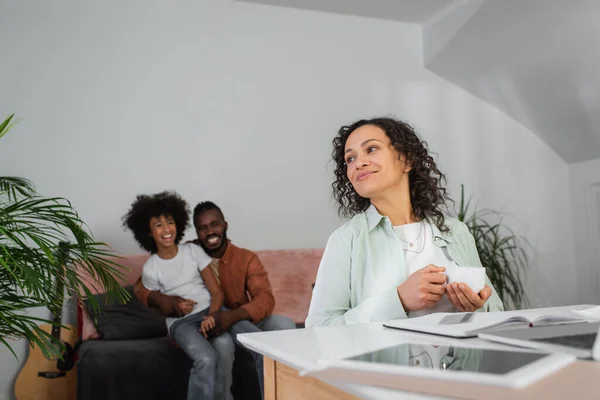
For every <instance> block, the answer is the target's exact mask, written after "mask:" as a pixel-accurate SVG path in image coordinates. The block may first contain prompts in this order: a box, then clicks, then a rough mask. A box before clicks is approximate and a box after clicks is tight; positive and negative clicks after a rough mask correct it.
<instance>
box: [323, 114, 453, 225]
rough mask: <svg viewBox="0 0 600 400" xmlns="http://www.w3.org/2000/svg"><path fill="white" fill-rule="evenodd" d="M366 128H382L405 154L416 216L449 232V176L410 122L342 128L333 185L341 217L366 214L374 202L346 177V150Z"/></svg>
mask: <svg viewBox="0 0 600 400" xmlns="http://www.w3.org/2000/svg"><path fill="white" fill-rule="evenodd" d="M364 125H373V126H377V127H379V128H381V129H382V130H383V131H384V132H385V134H386V135H387V137H388V138H389V139H390V142H391V144H392V146H393V147H394V149H396V151H397V152H398V154H401V155H404V157H406V161H407V162H408V163H409V164H410V166H411V170H410V172H409V174H408V177H409V188H410V201H411V204H412V207H413V212H414V214H415V217H417V218H418V219H421V220H422V219H424V218H431V219H433V220H434V221H435V224H436V226H437V227H438V228H439V229H440V230H441V231H443V232H447V231H448V228H447V227H446V225H445V219H444V214H443V212H442V209H443V208H444V207H445V206H446V201H447V200H448V201H451V199H450V197H449V196H448V192H447V190H446V188H445V187H444V186H443V185H445V184H446V177H445V175H444V174H442V173H441V172H440V170H439V169H438V167H437V165H436V163H435V161H434V160H433V157H432V156H431V155H430V154H429V151H428V149H427V143H426V142H425V141H422V140H421V139H419V137H418V136H417V134H416V132H415V130H414V129H413V127H411V126H410V125H409V124H407V123H406V122H403V121H400V120H397V119H394V118H390V117H379V118H373V119H369V120H365V119H363V120H360V121H357V122H355V123H353V124H352V125H348V126H342V127H341V128H340V130H339V131H338V133H337V136H336V137H335V138H334V139H333V152H332V154H331V156H332V158H333V161H334V162H335V164H336V167H335V181H334V182H333V184H332V185H331V186H332V188H333V197H334V198H335V200H336V201H337V203H338V214H339V215H340V216H343V217H353V216H355V215H356V214H359V213H361V212H364V211H365V210H366V209H367V208H369V205H370V204H371V201H370V199H367V198H364V197H361V196H360V195H359V194H358V193H357V192H356V190H354V187H353V186H352V183H351V182H350V180H349V179H348V175H347V174H346V169H347V165H346V160H345V159H344V150H345V147H346V141H347V140H348V137H349V136H350V134H351V133H352V132H354V131H355V130H356V129H358V128H360V127H361V126H364Z"/></svg>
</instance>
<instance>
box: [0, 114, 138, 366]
mask: <svg viewBox="0 0 600 400" xmlns="http://www.w3.org/2000/svg"><path fill="white" fill-rule="evenodd" d="M12 119H13V115H11V116H10V117H9V118H8V119H7V120H5V121H4V122H3V123H2V124H0V137H2V136H3V135H4V134H5V133H6V132H7V131H8V129H9V128H10V127H12V126H13V125H14V122H11V121H12ZM60 242H68V245H67V247H68V254H69V265H75V266H77V267H76V268H65V266H64V265H63V263H62V262H60V260H59V259H58V258H57V256H56V255H57V254H59V243H60ZM61 249H62V250H64V248H61ZM114 259H115V256H114V254H113V253H112V251H111V250H110V248H109V247H108V246H107V245H105V244H104V243H99V242H96V241H95V240H94V238H93V236H92V234H91V233H90V231H89V229H88V228H87V226H86V225H85V223H84V222H83V221H82V220H81V218H80V217H79V215H78V213H77V211H76V210H75V209H74V208H73V207H72V206H71V204H70V203H69V201H68V200H66V199H64V198H60V197H55V198H45V197H41V196H39V195H37V193H36V192H35V188H34V186H33V184H32V183H31V181H29V180H27V179H23V178H18V177H0V342H1V343H3V344H4V345H6V346H7V347H8V348H9V349H10V350H11V351H12V349H11V346H10V344H9V339H17V338H26V339H27V340H28V341H29V342H30V343H32V344H35V345H38V346H40V348H41V349H42V351H44V352H45V354H46V355H48V356H50V355H56V352H57V351H59V348H57V346H56V344H55V343H54V339H53V338H52V337H51V335H50V334H48V333H47V332H45V331H43V330H41V329H39V328H38V324H40V323H52V321H49V320H47V319H43V318H36V317H33V316H31V315H29V314H28V310H29V309H30V308H33V307H47V308H48V309H49V310H50V311H51V312H52V313H57V312H59V311H60V309H61V307H62V300H63V291H62V289H63V287H64V288H66V289H67V291H68V293H69V295H72V296H78V297H81V298H83V297H89V299H90V303H91V304H92V305H93V306H95V307H97V306H98V304H96V303H95V300H94V297H93V296H92V293H93V292H96V291H98V290H101V291H106V292H108V293H109V294H111V295H112V297H116V298H117V299H118V300H120V301H125V300H126V299H127V297H128V295H127V293H126V292H125V291H124V290H123V289H122V288H121V286H120V283H119V280H120V278H122V277H123V272H122V267H121V266H120V265H119V264H118V263H116V262H115V261H113V260H114ZM90 281H93V282H97V285H98V287H90V283H87V282H90ZM13 354H14V353H13Z"/></svg>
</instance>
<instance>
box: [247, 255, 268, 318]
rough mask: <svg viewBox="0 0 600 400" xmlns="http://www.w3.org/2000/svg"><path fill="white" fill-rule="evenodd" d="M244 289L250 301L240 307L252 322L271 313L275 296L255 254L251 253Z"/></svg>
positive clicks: (263, 268)
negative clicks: (248, 294)
mask: <svg viewBox="0 0 600 400" xmlns="http://www.w3.org/2000/svg"><path fill="white" fill-rule="evenodd" d="M246 289H247V290H248V292H249V293H250V302H249V303H248V304H244V305H243V306H242V307H240V308H243V309H244V310H246V312H247V313H248V314H249V315H250V319H251V320H252V322H258V321H260V320H262V319H264V318H266V317H268V316H269V315H271V314H272V313H273V309H274V308H275V297H273V288H272V287H271V282H269V277H268V275H267V271H265V267H264V266H263V264H262V262H260V259H259V258H258V256H257V255H256V254H253V255H252V258H251V259H250V263H249V264H248V273H247V275H246Z"/></svg>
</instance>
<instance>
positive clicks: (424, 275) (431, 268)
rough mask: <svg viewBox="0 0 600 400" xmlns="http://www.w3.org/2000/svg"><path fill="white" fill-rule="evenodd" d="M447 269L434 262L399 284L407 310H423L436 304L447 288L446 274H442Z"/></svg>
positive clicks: (399, 293) (400, 293)
mask: <svg viewBox="0 0 600 400" xmlns="http://www.w3.org/2000/svg"><path fill="white" fill-rule="evenodd" d="M445 270H446V269H445V268H444V267H437V266H435V265H433V264H430V265H428V266H426V267H425V268H422V269H420V270H418V271H415V272H414V273H412V274H411V275H410V276H409V277H408V279H407V280H406V281H405V282H404V283H403V284H401V285H400V286H398V288H397V291H398V297H400V301H401V302H402V306H403V307H404V310H406V311H417V310H423V309H426V308H429V307H432V306H434V305H435V304H436V303H437V302H438V301H440V299H441V298H442V296H443V295H444V293H446V288H445V287H444V283H446V275H444V274H441V273H440V272H444V271H445Z"/></svg>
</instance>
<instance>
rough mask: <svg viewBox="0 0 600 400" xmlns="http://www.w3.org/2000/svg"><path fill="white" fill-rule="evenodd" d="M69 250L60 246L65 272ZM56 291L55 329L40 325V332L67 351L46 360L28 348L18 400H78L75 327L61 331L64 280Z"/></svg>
mask: <svg viewBox="0 0 600 400" xmlns="http://www.w3.org/2000/svg"><path fill="white" fill-rule="evenodd" d="M68 249H69V248H68V245H67V244H66V243H61V244H59V253H58V254H57V262H59V263H60V264H59V265H61V266H64V267H65V268H66V261H67V257H68ZM57 289H58V293H60V294H61V301H60V303H61V305H60V307H58V310H60V311H59V312H58V314H56V315H53V319H52V322H53V324H52V325H51V324H45V325H40V328H41V329H43V330H44V331H46V332H48V333H50V334H51V335H52V337H53V338H54V339H56V340H57V341H58V340H60V342H62V343H63V345H64V346H65V350H64V352H63V354H62V357H56V358H47V357H46V356H45V355H44V353H43V352H42V350H41V349H40V348H39V346H38V347H35V346H31V347H30V348H29V356H28V357H27V361H26V362H25V364H24V365H23V368H22V369H21V371H20V372H19V376H18V377H17V381H16V382H15V396H16V397H17V400H63V399H64V400H76V397H77V396H76V390H77V371H76V369H75V368H74V367H73V356H74V354H73V346H74V344H75V341H76V340H77V338H78V334H77V328H76V327H74V326H72V325H64V326H66V327H68V328H69V329H70V330H67V329H64V328H63V327H61V325H60V324H61V322H62V303H63V300H64V298H63V297H64V294H63V291H64V285H63V283H62V279H59V282H58V283H57Z"/></svg>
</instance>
